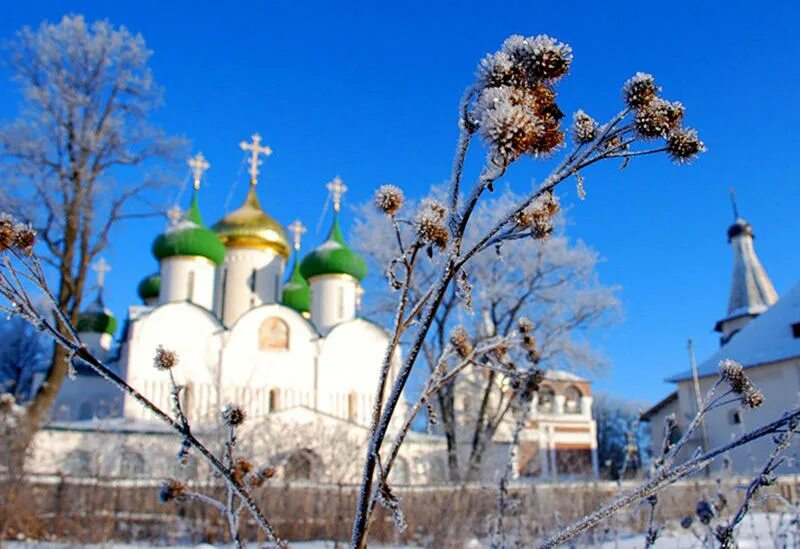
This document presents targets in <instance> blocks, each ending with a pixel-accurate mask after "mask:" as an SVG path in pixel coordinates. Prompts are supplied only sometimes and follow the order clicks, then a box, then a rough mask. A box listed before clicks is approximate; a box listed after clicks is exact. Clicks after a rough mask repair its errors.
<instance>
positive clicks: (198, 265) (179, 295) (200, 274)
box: [158, 256, 216, 311]
mask: <svg viewBox="0 0 800 549" xmlns="http://www.w3.org/2000/svg"><path fill="white" fill-rule="evenodd" d="M215 272H216V266H215V265H214V263H213V262H211V261H210V260H209V259H207V258H205V257H200V256H174V257H167V258H164V259H162V260H161V288H160V291H159V296H158V302H159V304H164V303H174V302H176V301H189V302H191V303H195V304H197V305H200V306H201V307H203V308H205V309H208V310H209V311H210V310H211V308H212V306H213V304H214V278H215Z"/></svg>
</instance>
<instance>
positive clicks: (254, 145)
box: [239, 133, 272, 185]
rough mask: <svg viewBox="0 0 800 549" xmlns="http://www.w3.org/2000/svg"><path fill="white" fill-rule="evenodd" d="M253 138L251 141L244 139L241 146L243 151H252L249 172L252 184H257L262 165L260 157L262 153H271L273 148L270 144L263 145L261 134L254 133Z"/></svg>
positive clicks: (266, 154) (265, 154) (267, 154)
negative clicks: (259, 168)
mask: <svg viewBox="0 0 800 549" xmlns="http://www.w3.org/2000/svg"><path fill="white" fill-rule="evenodd" d="M251 139H252V140H253V141H252V142H251V143H247V142H245V141H242V142H241V143H239V146H240V147H241V148H242V150H243V151H250V169H249V170H248V173H249V174H250V184H251V185H255V184H256V183H257V182H258V167H259V166H260V165H261V160H260V159H259V158H258V157H259V155H262V154H263V155H264V156H269V155H271V154H272V149H270V148H269V146H268V145H263V146H262V145H261V136H260V135H258V134H257V133H254V134H253V135H252V136H251Z"/></svg>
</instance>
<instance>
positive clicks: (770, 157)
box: [0, 1, 800, 401]
mask: <svg viewBox="0 0 800 549" xmlns="http://www.w3.org/2000/svg"><path fill="white" fill-rule="evenodd" d="M365 4H366V3H365ZM500 4H501V5H502V7H498V3H496V2H482V3H456V2H446V3H445V2H441V3H436V2H407V1H404V2H392V3H388V2H374V3H370V5H355V4H352V3H349V2H336V3H328V2H326V3H300V2H280V3H266V2H247V3H238V2H225V3H220V2H210V1H196V2H191V3H190V2H163V1H162V2H146V1H139V2H135V3H128V2H105V3H101V2H55V1H54V2H49V3H44V2H35V1H30V2H15V3H11V2H8V3H4V4H3V5H0V37H2V38H9V37H11V36H12V34H13V32H14V31H15V30H17V29H18V28H20V27H22V26H23V25H34V26H35V25H38V23H39V22H40V21H41V20H43V19H45V18H46V19H50V20H57V19H59V18H60V16H61V15H62V14H63V13H64V12H73V13H82V14H84V15H86V17H87V18H89V19H96V18H108V19H109V20H110V21H112V22H113V23H115V24H124V25H126V26H127V27H129V28H130V29H132V30H133V31H136V32H140V33H142V34H143V35H144V37H145V39H146V41H147V44H148V46H149V47H150V48H151V49H152V50H154V52H155V54H154V56H153V58H152V68H153V70H154V73H155V76H156V79H157V81H158V82H159V83H160V84H161V85H162V86H163V87H164V88H165V89H166V102H165V105H164V107H163V108H162V109H161V110H160V111H158V112H157V113H156V114H155V119H156V120H157V121H158V122H159V123H160V124H161V125H163V127H165V128H166V129H167V130H168V131H169V132H172V133H177V134H183V135H185V136H187V137H188V138H189V139H191V141H192V142H193V150H202V151H203V152H204V153H205V155H206V157H207V158H208V159H209V160H210V162H211V164H212V169H211V170H210V171H209V172H208V174H207V176H208V177H207V180H208V183H207V188H206V190H205V192H204V194H203V200H202V205H203V210H204V213H205V216H206V219H207V220H209V221H213V220H216V219H218V218H219V217H220V216H221V215H223V214H224V212H225V211H226V209H230V208H232V207H235V206H237V205H238V203H239V202H240V201H241V200H242V198H243V193H244V189H245V186H246V174H245V173H244V172H243V171H241V173H240V170H241V160H242V154H241V152H240V151H239V149H238V146H237V143H238V142H239V141H241V140H242V139H245V138H247V137H248V136H249V135H250V134H252V133H253V132H256V131H258V132H260V133H261V134H262V135H263V136H264V140H265V141H266V142H267V143H268V144H270V145H271V146H272V148H273V150H274V155H273V156H272V158H270V159H268V160H267V161H266V162H265V165H264V167H263V177H262V186H261V196H262V199H263V203H264V206H265V208H266V209H267V210H268V211H269V212H270V213H271V214H273V215H274V216H275V217H277V218H278V219H279V220H280V221H282V222H283V223H284V224H288V223H289V222H291V221H292V219H294V218H295V217H300V218H301V219H302V220H303V222H304V223H305V224H306V225H308V226H309V227H311V228H312V231H311V232H310V236H308V237H307V241H306V243H307V245H311V244H315V243H317V242H319V240H320V239H321V238H322V236H323V235H322V234H316V235H315V234H314V231H313V229H314V228H316V227H317V225H318V221H319V216H320V213H321V209H322V206H323V204H324V200H325V190H324V187H323V185H324V184H325V183H326V182H327V181H329V180H330V179H331V178H332V177H333V176H334V175H336V174H341V176H342V177H343V179H344V180H345V182H346V183H347V184H348V185H349V186H350V189H351V192H350V193H349V195H348V197H347V198H348V200H349V202H350V203H351V204H353V203H357V202H361V201H364V200H367V199H368V198H369V197H370V195H371V193H372V191H373V189H374V188H375V187H376V186H377V185H379V184H381V183H385V182H393V183H396V184H399V185H401V186H403V187H404V188H405V189H406V191H407V192H408V193H409V194H411V195H420V194H422V193H423V192H424V191H425V189H427V188H428V186H429V185H430V184H433V183H438V182H441V181H442V180H443V179H444V178H445V177H446V176H447V174H448V172H449V168H450V163H451V155H452V147H453V144H454V139H455V137H456V125H455V121H456V105H457V102H458V99H459V97H460V96H461V94H462V91H463V90H464V88H465V86H466V85H467V84H468V83H469V82H470V81H471V79H472V75H473V73H474V70H475V66H476V64H477V62H478V61H479V59H480V58H481V57H482V56H483V55H484V54H485V53H487V52H489V51H493V50H495V49H496V48H497V47H498V46H499V45H500V43H501V42H502V40H503V39H504V38H505V37H506V36H507V35H509V34H512V33H520V34H539V33H547V34H550V35H553V36H556V37H558V38H559V39H561V40H563V41H566V42H568V43H570V44H571V45H572V46H573V48H574V53H575V61H574V63H573V66H572V74H571V76H570V77H569V78H568V79H567V80H566V81H565V82H564V83H563V85H562V86H561V88H560V104H561V106H562V109H563V110H564V111H566V112H568V113H571V112H572V111H574V110H575V109H577V108H579V107H581V108H584V109H585V110H587V111H588V112H589V113H591V114H593V115H595V116H597V117H598V118H603V117H607V116H609V115H611V114H613V113H614V112H615V110H616V109H617V108H618V107H619V105H620V94H619V88H620V85H621V84H622V83H623V82H624V80H625V79H627V78H628V77H629V76H631V75H632V74H633V73H634V72H636V71H646V72H652V73H653V74H655V75H656V78H657V80H658V82H659V83H660V84H661V85H662V86H663V88H664V95H665V97H667V98H670V99H674V100H680V101H682V102H683V103H684V105H685V106H686V107H687V121H688V123H689V124H690V125H692V126H695V127H697V128H699V130H700V132H701V135H702V137H703V139H704V140H705V142H706V144H707V146H708V149H709V152H708V153H707V154H706V155H705V156H703V157H702V158H701V160H700V161H698V162H697V163H695V164H694V165H692V166H690V167H684V168H679V167H675V166H673V165H672V164H670V163H669V162H668V161H667V160H666V159H664V158H651V159H642V160H638V161H636V162H633V163H632V164H631V165H630V166H629V167H628V168H627V169H626V170H625V171H623V172H620V171H619V170H618V169H617V167H616V166H607V167H601V168H599V169H594V170H590V171H587V172H586V173H585V174H584V175H585V177H586V179H587V182H586V186H587V191H588V198H587V199H586V200H585V201H583V202H580V201H578V200H577V198H576V196H575V193H574V189H573V188H571V187H570V188H569V189H568V191H567V192H566V193H564V201H565V202H566V203H567V204H568V205H570V206H571V213H570V218H571V226H570V228H569V232H570V234H571V235H572V236H573V237H575V238H580V239H583V240H585V241H586V242H588V243H589V244H590V245H592V246H593V247H594V248H596V249H597V250H598V251H599V252H600V253H601V255H602V256H603V257H604V258H605V262H604V263H603V264H602V265H601V267H600V276H601V279H602V280H603V282H605V283H607V284H618V285H620V286H621V287H622V292H621V298H622V300H623V303H624V306H625V311H626V313H625V320H624V321H623V322H622V323H621V324H619V325H618V326H616V327H615V328H613V329H610V330H608V332H607V333H605V334H603V335H602V337H599V338H598V344H599V345H601V346H602V348H603V349H604V351H605V352H606V354H607V355H608V356H609V358H610V359H611V362H612V365H613V366H612V369H611V370H610V371H609V372H608V373H607V374H606V375H605V376H604V377H602V378H601V379H599V380H598V382H597V384H596V385H597V387H600V388H605V389H609V390H612V391H613V392H615V393H618V394H620V395H622V396H626V397H632V398H637V399H642V400H646V401H655V400H658V399H659V398H661V397H662V396H663V395H665V394H666V393H667V391H668V389H669V387H668V385H666V384H664V383H663V382H662V379H663V378H664V377H666V376H667V375H669V374H670V373H673V372H676V371H680V370H683V369H685V368H686V364H687V353H686V340H687V338H688V337H692V338H694V339H695V341H696V345H697V350H698V358H700V359H702V358H703V356H704V355H707V354H709V353H710V352H712V351H713V350H714V349H715V347H716V345H717V337H716V335H715V334H713V332H712V327H713V325H714V322H715V320H717V319H718V318H719V317H720V316H721V315H723V314H724V312H725V307H726V301H727V292H728V288H729V279H730V271H731V255H730V250H729V248H728V246H727V243H726V239H725V230H726V227H727V225H728V224H729V223H730V221H731V215H732V214H731V210H730V206H729V202H728V197H727V189H728V187H729V186H730V185H734V186H735V187H736V191H737V194H738V197H739V203H740V210H741V211H742V213H743V215H744V216H745V217H747V218H748V219H749V220H750V221H751V222H752V223H753V225H754V226H755V230H756V235H757V239H756V248H757V251H758V253H759V255H760V257H761V259H762V261H763V263H764V265H765V266H766V268H767V271H768V273H769V274H770V275H771V277H772V279H773V281H774V283H775V285H776V287H777V289H778V292H779V293H781V294H782V293H784V292H786V290H788V289H789V288H790V287H791V286H792V285H793V284H794V283H795V282H797V281H798V279H800V269H798V259H800V248H798V246H797V245H796V241H795V238H796V236H793V235H797V234H798V228H800V220H799V219H800V218H799V217H798V203H800V201H799V200H798V198H800V190H798V179H799V178H798V176H799V175H800V173H798V172H800V169H799V168H798V166H799V165H800V163H799V162H798V160H797V158H798V154H797V150H798V145H799V144H800V143H798V141H800V138H798V133H797V130H798V128H800V109H798V108H797V89H798V85H799V84H800V78H798V71H800V69H798V67H800V63H798V57H799V56H800V45H798V41H797V39H796V29H797V28H798V27H800V16H799V13H800V12H799V11H798V9H797V7H796V4H794V3H793V2H774V3H764V2H758V3H753V2H747V3H745V2H696V1H694V2H686V3H683V2H680V3H679V2H671V3H669V5H668V6H667V5H659V4H655V3H642V2H632V3H625V4H623V3H620V4H616V5H613V6H612V5H611V4H612V3H610V2H585V3H579V4H573V3H567V2H546V3H544V2H538V1H528V2H519V3H516V2H503V3H500ZM0 81H2V82H8V79H7V73H5V72H2V71H0ZM17 104H18V98H17V95H16V91H15V90H14V89H13V87H11V86H10V85H8V84H3V85H2V86H1V87H0V119H2V120H8V119H10V118H12V117H13V116H14V115H15V112H16V108H17ZM472 167H473V169H474V167H475V166H474V165H473V166H472ZM546 167H547V166H546V165H542V164H536V163H533V162H530V161H527V162H523V164H522V165H520V166H517V167H516V168H515V169H513V170H511V172H510V173H509V174H508V176H507V178H506V181H507V182H508V183H509V184H510V185H511V186H512V187H515V188H527V187H528V186H529V185H530V181H531V179H532V178H539V179H540V178H542V177H543V176H544V175H545V169H546ZM237 174H238V176H237ZM181 175H182V176H185V175H186V174H181ZM234 182H235V183H236V188H235V190H234V195H233V199H232V201H231V202H230V203H229V204H228V207H227V208H226V199H227V197H228V195H229V192H230V189H231V186H232V184H234ZM175 196H176V191H175V190H174V189H173V190H171V191H170V193H167V194H165V195H164V196H163V203H164V204H165V205H166V204H169V203H171V202H172V201H173V200H174V199H175ZM326 225H327V224H324V225H323V228H322V231H321V232H323V231H324V230H325V229H326V228H327V227H326ZM162 227H163V225H162V223H161V222H160V221H152V220H151V221H149V222H137V223H131V224H128V225H126V226H124V227H122V228H120V229H119V230H118V231H117V232H116V234H115V236H114V242H113V246H112V248H111V249H110V250H109V251H108V253H107V258H108V260H109V262H110V263H111V264H112V265H113V267H114V270H113V271H112V273H111V275H110V278H109V282H108V299H107V301H108V304H109V305H110V306H111V307H112V308H113V310H114V311H115V313H116V314H117V315H118V316H123V315H124V312H125V307H126V305H127V304H128V303H133V302H135V301H136V298H135V287H136V284H137V282H138V280H139V279H140V278H141V277H142V276H144V275H146V274H148V273H149V272H152V271H154V270H155V269H156V263H155V261H154V259H153V258H152V257H151V256H150V252H149V245H150V241H151V240H152V238H153V237H155V235H156V234H157V232H158V231H160V230H161V229H162Z"/></svg>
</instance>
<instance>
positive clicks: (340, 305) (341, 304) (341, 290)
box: [337, 286, 344, 319]
mask: <svg viewBox="0 0 800 549" xmlns="http://www.w3.org/2000/svg"><path fill="white" fill-rule="evenodd" d="M338 308H339V310H338V311H337V313H338V315H339V318H340V319H341V318H344V288H342V287H341V286H339V303H338Z"/></svg>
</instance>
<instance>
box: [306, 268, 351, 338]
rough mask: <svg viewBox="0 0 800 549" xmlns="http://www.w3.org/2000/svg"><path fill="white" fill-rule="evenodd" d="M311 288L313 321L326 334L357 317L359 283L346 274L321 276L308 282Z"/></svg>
mask: <svg viewBox="0 0 800 549" xmlns="http://www.w3.org/2000/svg"><path fill="white" fill-rule="evenodd" d="M308 282H309V285H310V286H311V321H312V322H313V323H314V325H315V326H316V327H317V329H318V330H319V331H320V332H321V333H323V334H325V333H327V332H328V331H329V330H330V329H331V328H332V327H333V326H335V325H336V324H339V323H340V322H346V321H348V320H353V319H354V318H355V317H356V312H357V310H356V303H357V301H358V288H359V284H358V281H357V280H356V279H355V278H353V277H352V276H349V275H345V274H335V275H320V276H315V277H312V278H311V280H309V281H308Z"/></svg>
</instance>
